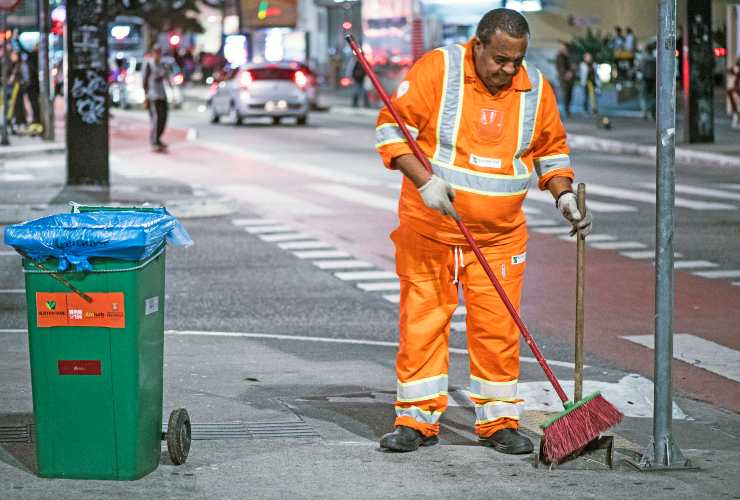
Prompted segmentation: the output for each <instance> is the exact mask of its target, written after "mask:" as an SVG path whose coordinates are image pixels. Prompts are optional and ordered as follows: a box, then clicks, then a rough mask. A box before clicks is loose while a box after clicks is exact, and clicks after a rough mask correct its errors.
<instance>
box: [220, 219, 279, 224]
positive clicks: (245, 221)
mask: <svg viewBox="0 0 740 500" xmlns="http://www.w3.org/2000/svg"><path fill="white" fill-rule="evenodd" d="M231 223H232V224H234V225H235V226H276V225H279V224H280V221H276V220H272V219H234V220H232V221H231Z"/></svg>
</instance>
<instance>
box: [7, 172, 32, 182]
mask: <svg viewBox="0 0 740 500" xmlns="http://www.w3.org/2000/svg"><path fill="white" fill-rule="evenodd" d="M32 179H33V175H30V174H0V181H2V182H20V181H30V180H32Z"/></svg>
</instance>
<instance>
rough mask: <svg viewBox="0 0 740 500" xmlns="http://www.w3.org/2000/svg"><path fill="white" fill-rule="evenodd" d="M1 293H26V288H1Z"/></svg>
mask: <svg viewBox="0 0 740 500" xmlns="http://www.w3.org/2000/svg"><path fill="white" fill-rule="evenodd" d="M0 293H26V289H25V288H7V289H5V290H0Z"/></svg>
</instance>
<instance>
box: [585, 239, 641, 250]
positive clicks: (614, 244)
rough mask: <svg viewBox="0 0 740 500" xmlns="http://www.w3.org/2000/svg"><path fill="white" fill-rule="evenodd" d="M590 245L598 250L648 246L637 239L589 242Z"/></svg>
mask: <svg viewBox="0 0 740 500" xmlns="http://www.w3.org/2000/svg"><path fill="white" fill-rule="evenodd" d="M586 243H588V238H586ZM589 246H592V247H594V248H596V249H597V250H629V249H630V248H645V247H646V245H643V244H642V243H640V242H637V241H607V242H604V243H589Z"/></svg>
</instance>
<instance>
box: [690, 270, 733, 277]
mask: <svg viewBox="0 0 740 500" xmlns="http://www.w3.org/2000/svg"><path fill="white" fill-rule="evenodd" d="M692 274H695V275H696V276H701V277H702V278H711V279H716V278H740V271H737V270H732V271H697V272H695V273H692Z"/></svg>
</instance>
